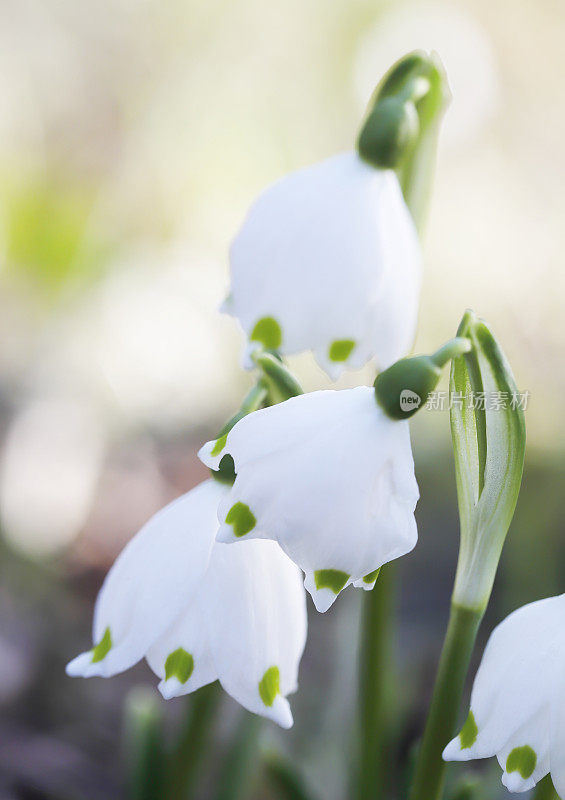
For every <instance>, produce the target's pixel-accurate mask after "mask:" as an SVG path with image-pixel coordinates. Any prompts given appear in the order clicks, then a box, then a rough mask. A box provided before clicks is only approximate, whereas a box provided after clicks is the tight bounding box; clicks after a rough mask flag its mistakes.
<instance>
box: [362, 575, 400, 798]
mask: <svg viewBox="0 0 565 800" xmlns="http://www.w3.org/2000/svg"><path fill="white" fill-rule="evenodd" d="M363 594H364V597H363V613H362V620H361V648H360V659H359V690H358V691H359V710H358V720H359V738H358V748H359V750H358V758H357V762H358V773H357V778H356V784H355V797H356V798H358V800H367V798H368V797H371V798H374V800H380V798H382V797H384V796H385V790H386V778H387V777H389V776H388V774H387V769H386V767H387V760H388V759H387V745H388V742H387V739H388V737H387V729H388V728H389V722H390V715H389V701H390V697H391V691H390V685H389V681H390V649H391V648H390V639H391V630H392V625H391V616H392V606H393V595H394V567H393V566H392V565H391V564H387V565H386V566H385V567H383V568H382V569H381V572H380V574H379V577H378V579H377V582H376V584H375V588H374V589H373V590H372V591H370V592H364V593H363Z"/></svg>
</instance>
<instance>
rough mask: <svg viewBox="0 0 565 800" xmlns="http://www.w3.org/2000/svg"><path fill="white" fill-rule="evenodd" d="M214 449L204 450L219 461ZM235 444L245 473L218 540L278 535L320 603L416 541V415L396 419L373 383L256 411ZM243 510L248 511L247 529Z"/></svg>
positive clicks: (225, 504)
mask: <svg viewBox="0 0 565 800" xmlns="http://www.w3.org/2000/svg"><path fill="white" fill-rule="evenodd" d="M209 450H210V447H209V445H207V446H205V448H203V452H201V457H202V458H203V460H204V461H205V463H208V464H209V465H211V466H214V465H215V462H214V460H213V459H212V458H210V456H209ZM227 452H229V453H230V454H231V455H232V456H233V458H234V461H235V465H236V472H237V478H236V481H235V483H234V485H233V487H232V489H231V491H230V493H229V495H226V497H225V498H224V499H223V501H222V502H221V503H220V506H219V510H218V514H219V519H220V521H221V523H222V524H221V527H220V531H219V533H218V540H219V541H224V542H230V541H232V542H233V541H234V540H235V539H237V538H241V537H243V536H244V537H245V539H253V538H269V539H274V540H275V541H277V542H278V543H279V544H280V546H281V547H282V548H283V550H284V551H285V552H286V553H287V554H288V556H289V557H290V558H291V559H292V560H293V561H294V562H295V563H296V564H298V566H299V567H301V569H303V570H304V572H306V575H307V577H306V588H307V589H308V590H309V591H310V592H311V593H312V596H313V598H314V601H315V603H316V605H317V607H318V608H320V609H324V610H325V608H327V607H329V605H331V602H333V600H334V599H335V597H336V595H337V593H338V592H339V591H340V590H341V589H342V588H344V587H345V586H347V585H349V583H351V582H357V583H358V584H359V582H361V581H363V579H364V578H365V577H366V576H367V575H369V574H370V573H372V572H374V571H375V570H377V569H379V568H380V567H381V566H382V565H383V564H385V563H387V562H388V561H391V560H392V559H394V558H398V557H399V556H401V555H404V554H405V553H407V552H409V551H410V550H411V549H412V548H413V547H414V545H415V544H416V539H417V530H416V523H415V520H414V508H415V505H416V502H417V499H418V487H417V484H416V480H415V478H414V464H413V459H412V453H411V447H410V434H409V429H408V424H407V423H406V422H396V421H392V420H390V419H388V418H387V417H386V416H385V415H384V413H383V412H382V411H381V410H380V408H379V407H378V406H377V404H376V402H375V398H374V392H373V389H370V388H368V387H359V388H357V389H350V390H344V391H340V392H334V391H326V392H313V393H311V394H307V395H301V396H300V397H296V398H293V399H292V400H289V401H287V402H285V403H281V404H279V405H278V406H274V407H272V408H268V409H263V410H262V411H258V412H255V413H254V414H250V415H249V416H248V417H245V418H244V419H243V420H241V421H240V422H239V423H238V424H237V425H236V426H235V427H234V428H233V429H232V431H231V432H230V433H229V435H228V437H227V441H226V445H225V449H224V451H223V453H227ZM238 510H239V511H242V512H244V514H245V515H246V516H247V521H248V524H243V525H241V526H239V529H238V525H237V524H236V523H234V521H233V517H234V512H235V511H238ZM244 522H245V520H244ZM336 572H337V573H341V575H340V574H336Z"/></svg>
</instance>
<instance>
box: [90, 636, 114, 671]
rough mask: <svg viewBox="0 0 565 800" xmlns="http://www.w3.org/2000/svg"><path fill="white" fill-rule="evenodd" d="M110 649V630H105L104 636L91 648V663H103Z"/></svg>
mask: <svg viewBox="0 0 565 800" xmlns="http://www.w3.org/2000/svg"><path fill="white" fill-rule="evenodd" d="M111 649H112V634H111V632H110V628H106V630H105V631H104V635H103V636H102V638H101V639H100V641H99V642H98V644H97V645H96V646H95V647H93V648H92V663H93V664H96V663H98V661H103V660H104V659H105V658H106V656H107V655H108V653H109V652H110V650H111Z"/></svg>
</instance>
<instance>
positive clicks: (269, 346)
mask: <svg viewBox="0 0 565 800" xmlns="http://www.w3.org/2000/svg"><path fill="white" fill-rule="evenodd" d="M249 338H250V340H251V341H252V342H260V343H261V344H262V345H263V347H264V348H265V349H266V350H278V349H279V347H280V346H281V344H282V329H281V326H280V325H279V323H278V322H277V321H276V319H274V317H262V318H261V319H260V320H259V321H258V322H257V323H256V324H255V327H254V328H253V330H252V331H251V336H250V337H249Z"/></svg>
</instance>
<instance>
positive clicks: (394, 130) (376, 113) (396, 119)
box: [357, 97, 420, 169]
mask: <svg viewBox="0 0 565 800" xmlns="http://www.w3.org/2000/svg"><path fill="white" fill-rule="evenodd" d="M419 129H420V123H419V120H418V113H417V111H416V107H415V105H414V103H412V102H411V101H408V102H404V101H403V100H402V99H399V98H396V97H385V98H384V99H383V100H381V101H379V102H378V103H377V104H376V106H375V107H374V108H373V110H372V111H371V113H370V114H369V116H368V117H367V119H366V120H365V124H364V125H363V127H362V128H361V133H360V134H359V138H358V140H357V151H358V153H359V155H360V156H361V158H362V159H363V160H364V161H367V162H368V163H369V164H372V165H373V166H374V167H378V168H381V169H394V167H396V166H397V164H398V163H399V162H400V161H401V160H402V158H403V157H404V156H405V154H406V153H407V152H408V151H409V149H410V148H411V147H412V146H413V145H414V143H415V142H416V140H417V138H418V132H419Z"/></svg>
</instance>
